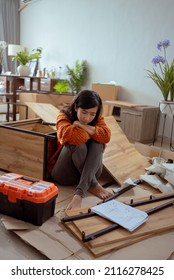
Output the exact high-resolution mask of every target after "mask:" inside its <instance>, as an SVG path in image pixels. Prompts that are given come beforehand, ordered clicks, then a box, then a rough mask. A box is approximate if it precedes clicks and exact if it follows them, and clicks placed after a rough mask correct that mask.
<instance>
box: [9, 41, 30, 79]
mask: <svg viewBox="0 0 174 280" xmlns="http://www.w3.org/2000/svg"><path fill="white" fill-rule="evenodd" d="M25 49H26V48H25V47H24V46H22V45H14V44H9V45H8V56H15V55H16V54H17V53H18V52H22V51H25ZM17 66H18V64H17V61H16V60H15V61H14V69H15V74H18V73H17ZM14 69H13V70H14Z"/></svg>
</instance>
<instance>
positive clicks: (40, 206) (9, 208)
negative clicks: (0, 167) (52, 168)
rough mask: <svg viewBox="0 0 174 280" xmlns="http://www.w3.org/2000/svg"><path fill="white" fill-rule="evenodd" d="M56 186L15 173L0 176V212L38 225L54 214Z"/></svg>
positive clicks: (56, 194)
mask: <svg viewBox="0 0 174 280" xmlns="http://www.w3.org/2000/svg"><path fill="white" fill-rule="evenodd" d="M57 196H58V187H57V186H55V185H54V184H53V183H52V182H47V181H43V180H38V179H35V178H32V177H27V176H23V175H19V174H16V173H5V174H3V175H2V176H0V213H1V214H5V215H8V216H12V217H14V218H17V219H20V220H23V221H26V222H30V223H32V224H34V225H37V226H40V225H42V224H43V222H45V221H46V220H47V219H49V218H50V217H51V216H53V215H54V210H55V203H56V197H57Z"/></svg>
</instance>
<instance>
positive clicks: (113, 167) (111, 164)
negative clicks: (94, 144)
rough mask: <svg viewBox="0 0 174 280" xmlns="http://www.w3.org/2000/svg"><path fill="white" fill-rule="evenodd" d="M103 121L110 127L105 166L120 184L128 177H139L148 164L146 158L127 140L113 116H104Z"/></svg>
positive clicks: (104, 159) (104, 160)
mask: <svg viewBox="0 0 174 280" xmlns="http://www.w3.org/2000/svg"><path fill="white" fill-rule="evenodd" d="M105 121H106V123H107V125H108V126H109V128H110V129H111V140H110V142H109V143H108V144H107V145H106V149H105V152H104V158H103V164H104V166H105V168H106V169H107V171H108V172H109V173H110V174H111V175H112V177H113V178H114V179H115V180H117V181H118V182H119V183H120V184H122V183H123V182H124V181H125V180H126V179H128V178H139V176H140V175H142V174H144V173H145V169H144V168H145V167H146V166H148V165H149V163H148V160H147V158H146V157H144V156H142V155H141V154H140V153H139V152H138V151H137V150H136V149H135V147H134V145H133V144H131V143H130V142H129V140H128V139H127V137H126V136H125V134H124V132H123V131H122V129H121V128H120V127H119V125H118V123H117V122H116V120H115V119H114V117H113V116H108V117H105Z"/></svg>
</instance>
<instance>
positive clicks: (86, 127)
mask: <svg viewBox="0 0 174 280" xmlns="http://www.w3.org/2000/svg"><path fill="white" fill-rule="evenodd" d="M73 125H75V126H77V127H80V128H82V129H84V130H85V131H86V132H87V133H88V134H89V135H92V134H94V133H95V126H92V125H88V124H82V123H81V122H79V121H74V122H73Z"/></svg>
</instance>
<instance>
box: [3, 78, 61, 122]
mask: <svg viewBox="0 0 174 280" xmlns="http://www.w3.org/2000/svg"><path fill="white" fill-rule="evenodd" d="M1 77H2V78H3V79H4V80H5V88H6V93H7V102H8V103H9V104H11V106H12V113H11V115H12V120H13V121H15V120H16V114H17V113H18V107H17V104H16V103H17V102H18V100H19V94H18V92H19V90H21V89H26V90H28V91H46V92H51V91H53V88H54V85H55V84H56V83H57V81H58V79H52V78H43V77H23V76H17V75H1ZM22 110H25V116H26V108H25V109H24V108H23V109H22ZM7 121H9V113H8V116H7Z"/></svg>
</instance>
